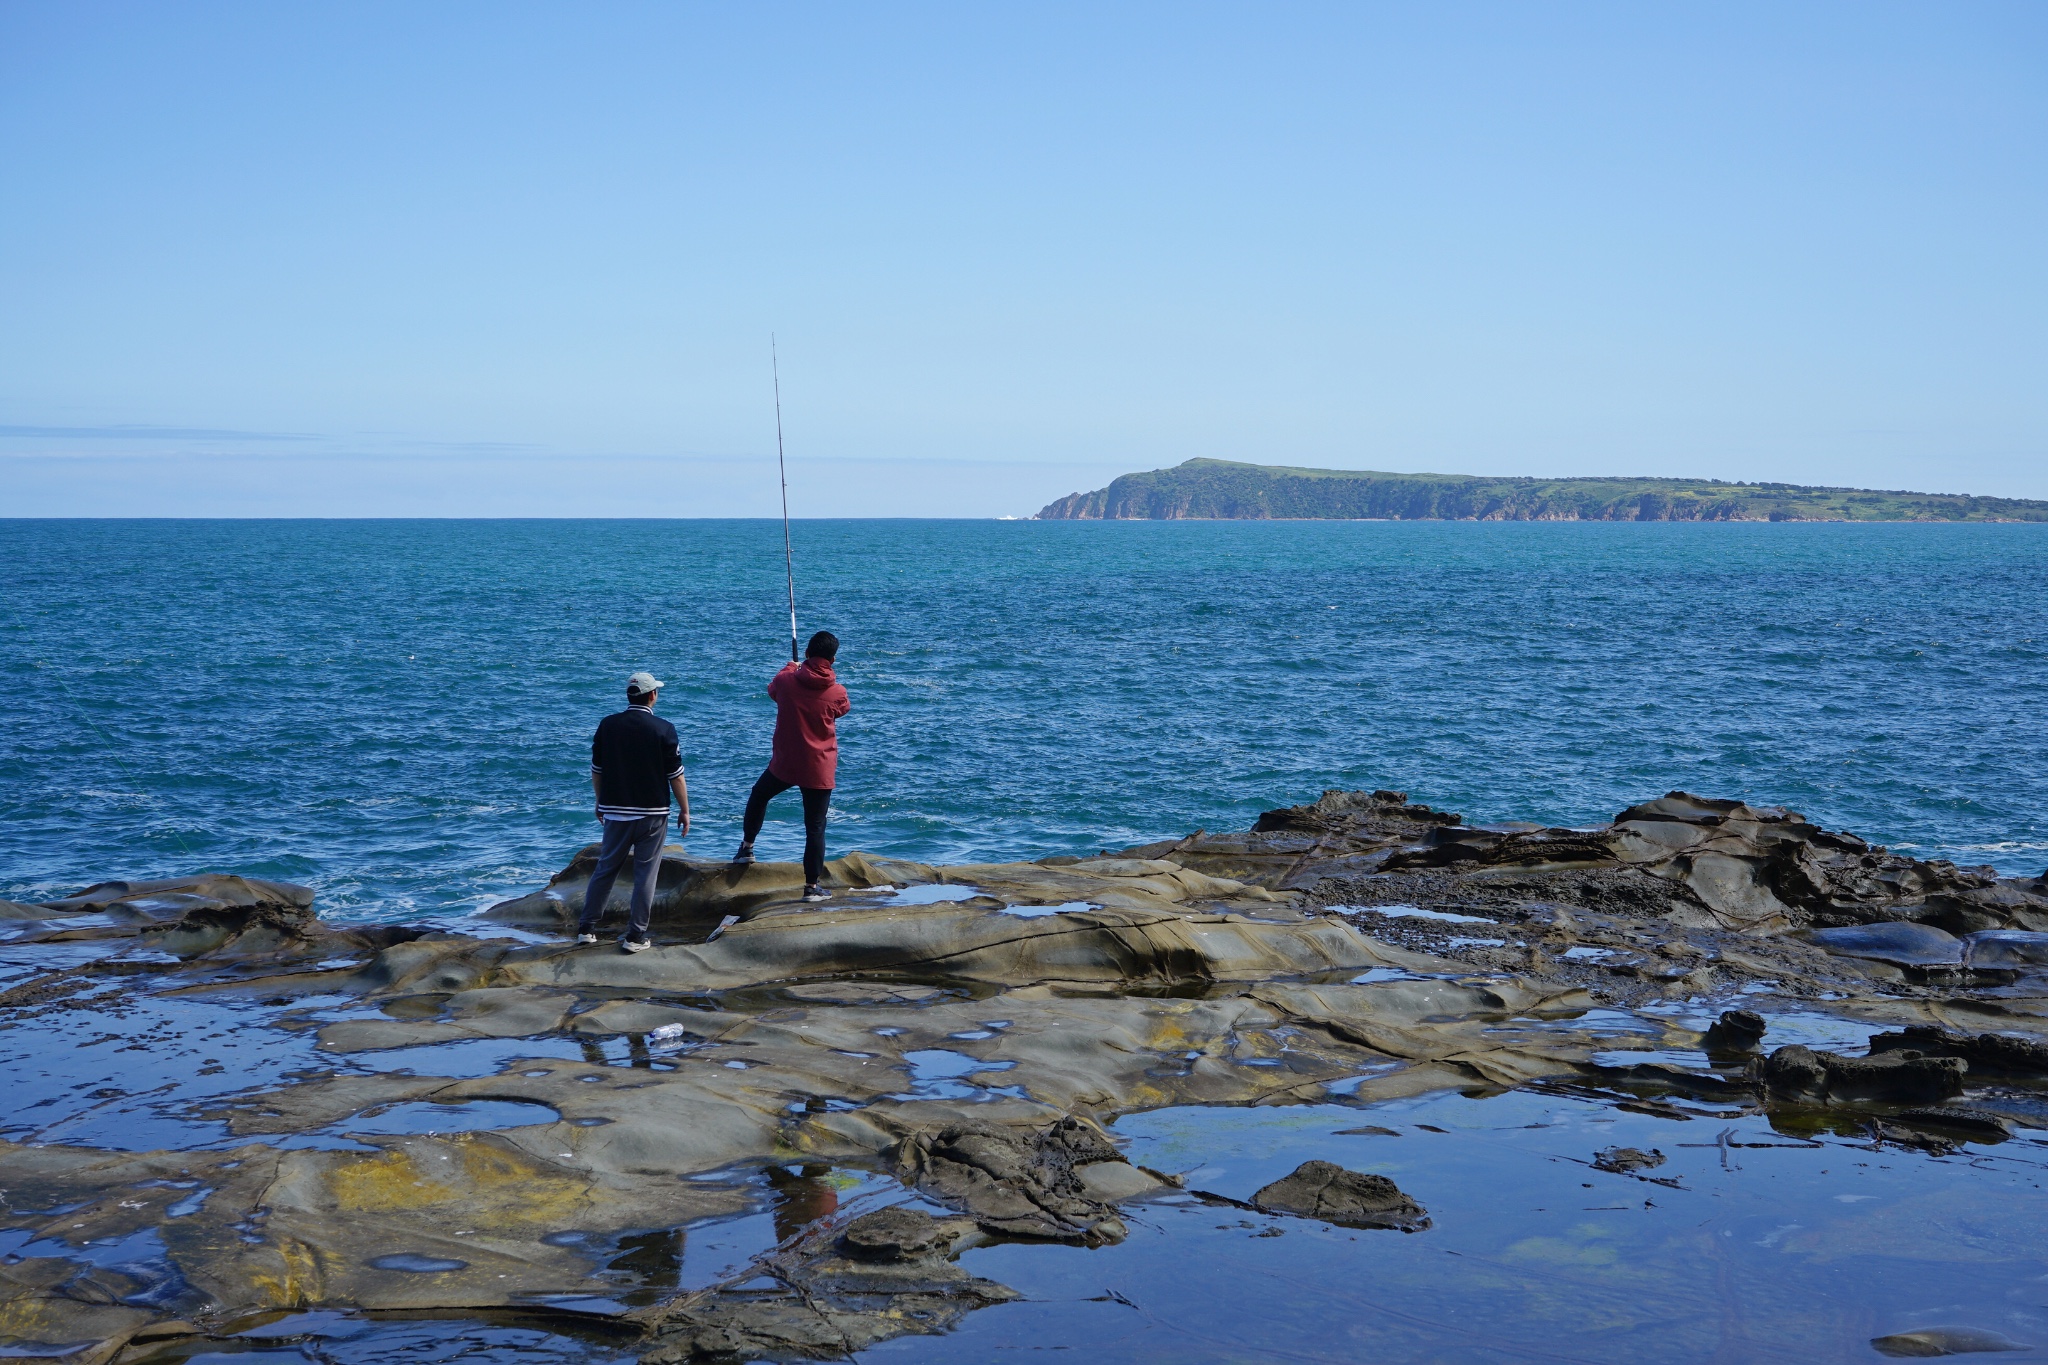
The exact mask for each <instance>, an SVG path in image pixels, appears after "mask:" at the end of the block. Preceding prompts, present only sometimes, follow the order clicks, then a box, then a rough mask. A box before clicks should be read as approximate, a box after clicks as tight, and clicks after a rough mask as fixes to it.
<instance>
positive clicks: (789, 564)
mask: <svg viewBox="0 0 2048 1365" xmlns="http://www.w3.org/2000/svg"><path fill="white" fill-rule="evenodd" d="M768 372H769V373H770V374H771V375H773V376H774V379H775V468H776V471H777V472H778V473H780V474H781V475H782V571H783V574H784V575H785V576H786V577H787V578H788V580H789V661H790V662H791V663H795V662H797V657H796V555H795V553H794V552H793V551H792V550H791V549H790V546H789V465H788V463H787V462H786V461H785V460H784V459H783V458H782V365H781V363H780V362H779V361H778V360H777V359H776V355H775V334H774V333H773V332H770V333H769V334H768Z"/></svg>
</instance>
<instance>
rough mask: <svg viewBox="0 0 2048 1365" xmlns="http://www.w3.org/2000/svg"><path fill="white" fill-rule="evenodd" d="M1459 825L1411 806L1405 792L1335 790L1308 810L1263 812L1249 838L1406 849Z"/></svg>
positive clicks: (1441, 813)
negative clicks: (1364, 842) (1303, 838)
mask: <svg viewBox="0 0 2048 1365" xmlns="http://www.w3.org/2000/svg"><path fill="white" fill-rule="evenodd" d="M1460 823H1462V819H1461V817H1459V816H1456V815H1453V814H1451V813H1450V812H1449V811H1441V810H1431V809H1430V808H1429V807H1428V806H1423V805H1410V804H1409V803H1408V793H1406V792H1395V791H1376V792H1346V791H1336V790H1334V789H1333V790H1330V791H1326V792H1324V793H1323V794H1322V797H1321V799H1319V800H1317V801H1315V802H1314V803H1312V804H1310V805H1306V806H1285V807H1283V808H1281V809H1279V810H1269V811H1267V812H1266V813H1265V814H1263V815H1261V816H1260V817H1259V818H1258V821H1257V823H1255V824H1253V826H1252V832H1253V833H1254V834H1271V833H1277V832H1280V831H1294V832H1299V833H1305V834H1338V835H1343V836H1345V837H1346V838H1350V839H1369V840H1376V841H1382V842H1387V843H1407V842H1409V841H1411V840H1414V839H1419V838H1421V837H1423V836H1424V835H1425V834H1427V833H1429V832H1430V831H1432V830H1434V829H1437V828H1440V827H1442V826H1445V825H1456V824H1460Z"/></svg>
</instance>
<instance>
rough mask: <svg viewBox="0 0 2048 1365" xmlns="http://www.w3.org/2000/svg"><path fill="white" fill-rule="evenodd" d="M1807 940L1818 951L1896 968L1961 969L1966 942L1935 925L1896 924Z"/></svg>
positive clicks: (1827, 932)
mask: <svg viewBox="0 0 2048 1365" xmlns="http://www.w3.org/2000/svg"><path fill="white" fill-rule="evenodd" d="M1806 938H1807V940H1808V941H1809V942H1811V943H1812V944H1814V945H1815V946H1816V947H1819V948H1823V949H1825V950H1826V951H1828V952H1831V953H1835V954H1838V955H1840V956H1842V957H1860V958H1865V959H1868V960H1870V961H1873V962H1886V963H1890V964H1891V965H1892V966H1894V967H1960V966H1961V965H1962V962H1963V941H1962V940H1961V939H1959V938H1957V937H1956V936H1955V935H1954V934H1951V933H1949V932H1947V931H1946V930H1942V929H1937V928H1935V927H1934V926H1933V925H1931V924H1914V923H1912V922H1911V921H1900V920H1893V921H1888V922H1881V923H1877V924H1847V925H1843V926H1841V927H1840V928H1835V929H1814V930H1811V931H1809V932H1808V933H1807V935H1806Z"/></svg>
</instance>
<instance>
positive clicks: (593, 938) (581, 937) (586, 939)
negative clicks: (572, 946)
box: [576, 934, 597, 943]
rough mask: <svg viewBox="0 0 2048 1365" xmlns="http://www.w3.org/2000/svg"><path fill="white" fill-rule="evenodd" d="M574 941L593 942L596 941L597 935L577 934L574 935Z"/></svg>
mask: <svg viewBox="0 0 2048 1365" xmlns="http://www.w3.org/2000/svg"><path fill="white" fill-rule="evenodd" d="M576 941H577V942H578V943H595V942H597V935H596V934H578V935H576Z"/></svg>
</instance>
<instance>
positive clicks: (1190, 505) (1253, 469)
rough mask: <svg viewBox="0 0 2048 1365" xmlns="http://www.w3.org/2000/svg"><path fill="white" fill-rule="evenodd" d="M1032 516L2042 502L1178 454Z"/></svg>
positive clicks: (1947, 507)
mask: <svg viewBox="0 0 2048 1365" xmlns="http://www.w3.org/2000/svg"><path fill="white" fill-rule="evenodd" d="M1038 519H1039V520H1041V521H1201V520H1234V521H1286V520H1294V521H1330V520H1334V521H1345V520H1364V519H1372V520H1382V521H2048V502H2040V501H2036V500H2033V499H2029V498H1979V497H1972V496H1970V495H1968V494H1961V493H1901V492H1878V491H1873V490H1870V489H1863V488H1812V487H1806V486H1804V485H1801V484H1791V483H1723V482H1722V481H1721V480H1719V479H1626V478H1600V479H1502V478H1488V477H1484V476H1480V475H1473V474H1384V473H1379V472H1377V471H1374V470H1367V469H1294V468H1290V467H1287V466H1284V465H1257V464H1239V463H1236V462H1235V461H1231V460H1199V459H1198V460H1189V461H1187V462H1186V463H1185V464H1179V465H1175V466H1174V467H1173V468H1172V469H1155V470H1152V471H1150V472H1149V473H1144V474H1125V475H1123V476H1122V477H1121V478H1118V479H1116V480H1114V481H1112V482H1111V483H1110V485H1109V487H1107V488H1098V489H1096V490H1095V491H1094V492H1093V493H1075V494H1072V495H1070V496H1068V497H1064V498H1061V499H1060V500H1059V501H1057V502H1054V503H1050V504H1048V505H1047V506H1046V507H1045V508H1043V509H1042V510H1041V511H1040V512H1039V513H1038Z"/></svg>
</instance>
